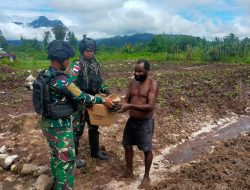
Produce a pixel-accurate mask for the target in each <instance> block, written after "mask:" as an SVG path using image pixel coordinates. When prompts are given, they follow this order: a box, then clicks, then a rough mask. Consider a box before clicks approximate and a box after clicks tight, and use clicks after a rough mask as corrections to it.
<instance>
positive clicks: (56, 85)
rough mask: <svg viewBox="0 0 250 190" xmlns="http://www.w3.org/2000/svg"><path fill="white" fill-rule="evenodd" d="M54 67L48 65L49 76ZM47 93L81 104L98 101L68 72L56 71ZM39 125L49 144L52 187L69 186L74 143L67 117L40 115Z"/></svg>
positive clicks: (61, 187) (71, 181)
mask: <svg viewBox="0 0 250 190" xmlns="http://www.w3.org/2000/svg"><path fill="white" fill-rule="evenodd" d="M55 71H56V69H55V68H52V67H49V68H48V69H47V70H46V72H47V74H48V75H49V76H51V75H52V73H53V72H55ZM50 96H51V101H52V102H57V101H60V100H63V99H65V98H70V99H71V100H74V101H76V102H78V103H83V104H85V105H88V104H93V103H102V100H101V98H97V97H96V98H95V97H94V96H90V95H87V94H84V93H82V92H81V91H80V89H79V88H77V87H76V86H75V85H74V83H72V80H71V79H70V78H69V77H68V75H59V76H56V78H54V79H53V78H52V80H51V82H50ZM40 125H41V128H42V131H43V134H44V135H45V137H46V138H47V141H48V143H49V146H50V148H51V160H50V165H51V173H52V177H53V189H56V190H61V189H72V187H73V184H74V168H75V145H74V141H73V131H72V124H71V118H70V117H66V118H60V119H51V118H46V117H44V116H42V119H41V123H40Z"/></svg>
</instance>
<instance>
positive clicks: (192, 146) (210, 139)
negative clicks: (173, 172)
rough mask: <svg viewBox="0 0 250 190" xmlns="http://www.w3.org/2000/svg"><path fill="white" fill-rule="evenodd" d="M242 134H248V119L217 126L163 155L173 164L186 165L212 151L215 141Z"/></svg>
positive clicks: (249, 128)
mask: <svg viewBox="0 0 250 190" xmlns="http://www.w3.org/2000/svg"><path fill="white" fill-rule="evenodd" d="M242 132H250V118H248V117H245V118H240V119H239V120H238V121H236V122H235V123H232V124H229V125H227V126H225V125H222V126H219V127H218V128H217V129H216V130H214V131H212V132H210V133H201V134H199V135H198V136H196V138H194V140H192V141H186V142H184V143H182V144H180V145H178V146H177V147H176V148H175V149H173V150H171V151H170V152H169V153H168V154H166V155H165V158H167V160H169V161H170V162H172V163H174V164H180V163H188V162H190V161H192V160H195V159H197V158H198V157H199V156H200V155H202V154H204V153H207V152H209V151H211V150H212V148H213V147H212V144H213V143H214V142H215V141H221V140H225V139H230V138H233V137H237V136H238V135H239V134H240V133H242Z"/></svg>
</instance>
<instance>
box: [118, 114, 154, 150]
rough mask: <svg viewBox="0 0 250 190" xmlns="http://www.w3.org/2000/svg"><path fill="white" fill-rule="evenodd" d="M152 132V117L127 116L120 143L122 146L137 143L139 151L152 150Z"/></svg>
mask: <svg viewBox="0 0 250 190" xmlns="http://www.w3.org/2000/svg"><path fill="white" fill-rule="evenodd" d="M153 132H154V120H153V118H152V117H148V118H143V119H135V118H131V117H130V118H129V119H128V121H127V123H126V126H125V129H124V132H123V140H122V144H123V146H124V148H126V147H127V146H131V145H137V147H138V149H139V150H141V151H150V150H152V136H153Z"/></svg>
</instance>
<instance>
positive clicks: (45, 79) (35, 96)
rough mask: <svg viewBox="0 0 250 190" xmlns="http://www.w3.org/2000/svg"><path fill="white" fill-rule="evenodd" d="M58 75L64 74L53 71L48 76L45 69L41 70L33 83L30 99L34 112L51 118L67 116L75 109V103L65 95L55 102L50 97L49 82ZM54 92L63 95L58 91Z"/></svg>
mask: <svg viewBox="0 0 250 190" xmlns="http://www.w3.org/2000/svg"><path fill="white" fill-rule="evenodd" d="M58 75H65V74H64V73H63V72H60V71H55V72H53V73H52V75H51V76H49V75H48V74H47V73H46V72H45V71H42V72H40V73H39V75H38V77H37V79H36V80H35V81H34V83H33V93H32V100H33V106H34V109H35V111H36V113H38V114H41V115H43V116H45V117H47V118H52V119H60V118H65V117H68V116H70V115H71V114H72V113H73V112H74V111H75V105H74V104H73V103H72V102H70V100H69V99H67V98H66V97H65V98H63V100H58V101H56V102H53V101H52V99H51V89H50V82H51V80H53V79H54V78H56V77H57V76H58ZM55 93H58V94H62V96H65V95H63V93H62V92H59V91H58V92H55Z"/></svg>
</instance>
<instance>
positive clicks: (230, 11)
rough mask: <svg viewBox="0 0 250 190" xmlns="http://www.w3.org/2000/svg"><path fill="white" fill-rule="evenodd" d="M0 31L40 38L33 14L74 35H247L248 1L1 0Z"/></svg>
mask: <svg viewBox="0 0 250 190" xmlns="http://www.w3.org/2000/svg"><path fill="white" fill-rule="evenodd" d="M0 15H1V17H0V30H1V31H2V33H3V35H4V36H5V37H6V38H7V39H11V40H14V39H20V36H21V35H22V36H24V37H25V38H27V39H33V38H38V39H39V40H41V39H42V36H43V33H44V31H47V30H48V28H40V29H32V28H29V27H27V26H18V25H16V24H14V23H12V22H23V23H28V22H31V21H33V20H34V19H36V18H37V17H38V16H46V17H47V18H49V19H51V20H55V19H59V20H61V21H62V22H63V23H64V24H65V25H66V26H67V27H68V28H69V29H70V30H71V31H73V32H74V33H75V34H76V36H77V38H78V40H80V39H81V37H82V35H83V34H87V36H88V37H92V38H94V39H100V38H107V37H113V36H115V35H129V34H134V33H153V34H162V33H166V34H170V33H172V34H188V35H193V36H200V37H203V36H204V37H206V38H208V39H213V38H214V37H223V36H225V35H227V34H229V33H234V34H236V35H237V36H238V37H240V38H243V37H250V0H4V3H3V2H1V4H0Z"/></svg>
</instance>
